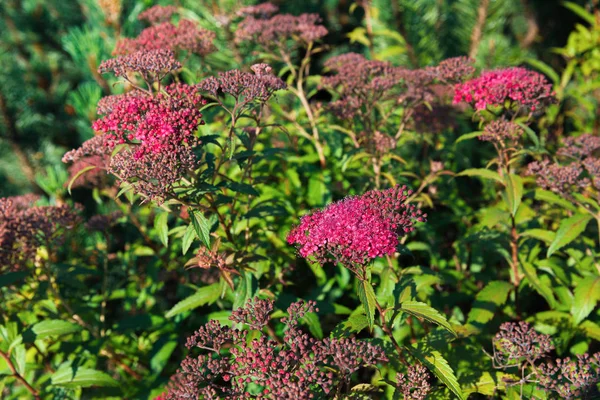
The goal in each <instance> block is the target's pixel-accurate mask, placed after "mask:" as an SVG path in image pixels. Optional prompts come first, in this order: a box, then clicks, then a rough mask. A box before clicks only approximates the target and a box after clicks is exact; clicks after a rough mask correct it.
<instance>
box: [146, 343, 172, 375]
mask: <svg viewBox="0 0 600 400" xmlns="http://www.w3.org/2000/svg"><path fill="white" fill-rule="evenodd" d="M177 344H178V343H177V340H176V339H174V338H168V337H167V338H161V339H159V341H158V342H157V343H156V344H155V345H154V346H153V348H152V354H151V358H150V368H151V369H152V371H153V372H154V373H159V372H161V371H162V370H163V369H164V368H165V367H166V366H167V363H168V361H169V357H171V354H172V353H173V351H174V350H175V349H176V348H177Z"/></svg>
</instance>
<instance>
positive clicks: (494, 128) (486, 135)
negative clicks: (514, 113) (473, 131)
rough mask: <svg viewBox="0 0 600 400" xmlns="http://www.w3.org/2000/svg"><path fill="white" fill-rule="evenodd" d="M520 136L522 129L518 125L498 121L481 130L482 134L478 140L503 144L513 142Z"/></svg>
mask: <svg viewBox="0 0 600 400" xmlns="http://www.w3.org/2000/svg"><path fill="white" fill-rule="evenodd" d="M522 135H523V129H522V128H521V127H520V126H519V125H517V124H515V123H514V122H510V121H507V120H505V119H498V120H495V121H492V122H490V123H489V124H487V125H486V126H485V128H483V134H481V135H479V140H483V141H485V142H494V143H497V144H504V143H505V142H515V141H517V140H519V138H520V137H521V136H522Z"/></svg>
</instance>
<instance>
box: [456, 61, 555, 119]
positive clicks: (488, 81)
mask: <svg viewBox="0 0 600 400" xmlns="http://www.w3.org/2000/svg"><path fill="white" fill-rule="evenodd" d="M461 101H465V102H467V103H471V104H472V105H473V106H474V107H475V109H476V110H485V109H486V108H487V107H488V106H490V107H498V106H500V107H504V106H505V103H506V102H510V103H513V104H517V105H518V106H519V107H523V108H525V109H526V110H528V111H536V110H537V109H539V108H541V107H543V106H545V105H548V104H550V103H552V102H553V101H554V93H553V92H552V85H551V84H550V83H549V82H548V81H547V80H546V78H545V77H544V76H543V75H541V74H539V73H537V72H534V71H530V70H527V69H525V68H507V69H500V70H495V71H488V72H484V73H482V74H481V75H480V76H479V77H477V78H474V79H471V80H469V81H467V82H465V83H460V84H457V85H456V87H455V96H454V102H455V103H460V102H461Z"/></svg>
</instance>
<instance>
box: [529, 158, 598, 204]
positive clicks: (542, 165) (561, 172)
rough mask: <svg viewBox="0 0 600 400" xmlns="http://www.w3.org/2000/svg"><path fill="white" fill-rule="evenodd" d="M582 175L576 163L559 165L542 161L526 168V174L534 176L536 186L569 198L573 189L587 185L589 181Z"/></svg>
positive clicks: (579, 165) (579, 166)
mask: <svg viewBox="0 0 600 400" xmlns="http://www.w3.org/2000/svg"><path fill="white" fill-rule="evenodd" d="M582 173H583V167H582V166H581V164H580V163H577V162H573V163H571V164H567V165H561V164H558V163H551V162H550V160H543V161H534V162H532V163H530V164H529V165H528V166H527V174H528V175H535V176H536V182H537V184H538V185H539V186H541V187H542V188H543V189H546V190H550V191H552V192H555V193H558V194H560V195H563V196H569V197H570V195H571V192H573V191H574V189H577V188H584V187H586V186H588V185H589V183H590V182H589V179H588V178H586V177H583V176H582Z"/></svg>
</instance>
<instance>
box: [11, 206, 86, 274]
mask: <svg viewBox="0 0 600 400" xmlns="http://www.w3.org/2000/svg"><path fill="white" fill-rule="evenodd" d="M36 200H37V197H36V196H31V195H28V196H17V197H8V198H0V272H3V268H5V267H6V268H8V269H9V270H14V269H18V268H19V267H22V266H23V265H24V263H25V262H26V261H28V260H31V259H32V258H33V257H34V256H35V253H36V251H37V249H38V247H40V246H52V247H56V246H60V245H61V244H62V241H63V239H64V238H65V234H66V233H67V232H68V231H69V230H71V229H74V228H75V226H76V225H77V224H79V222H80V221H81V217H80V212H81V206H79V205H75V207H71V206H68V205H60V206H34V205H33V202H34V201H36Z"/></svg>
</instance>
